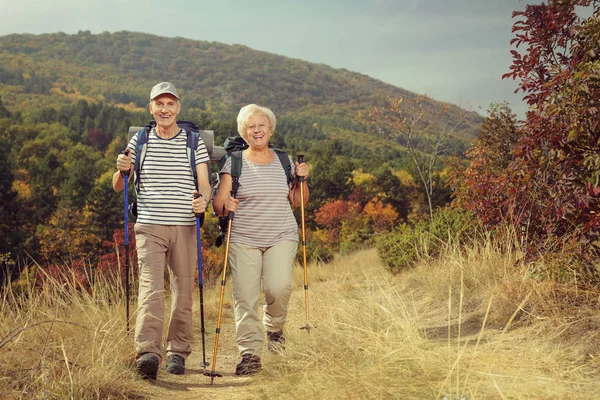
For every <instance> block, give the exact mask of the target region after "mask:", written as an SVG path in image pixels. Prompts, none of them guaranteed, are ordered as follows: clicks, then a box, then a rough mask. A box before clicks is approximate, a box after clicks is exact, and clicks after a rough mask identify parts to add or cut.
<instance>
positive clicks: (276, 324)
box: [229, 241, 298, 355]
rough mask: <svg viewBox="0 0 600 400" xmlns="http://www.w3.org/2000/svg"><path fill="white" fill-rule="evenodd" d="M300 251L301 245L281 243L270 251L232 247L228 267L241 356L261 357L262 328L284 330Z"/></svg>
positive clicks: (233, 244) (242, 246)
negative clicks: (261, 303)
mask: <svg viewBox="0 0 600 400" xmlns="http://www.w3.org/2000/svg"><path fill="white" fill-rule="evenodd" d="M297 250H298V243H297V242H292V241H284V242H279V243H277V244H275V245H273V246H271V247H268V248H256V247H250V246H247V245H244V244H240V243H231V244H230V246H229V264H230V265H231V271H232V282H233V283H232V287H233V307H234V313H235V327H236V341H237V345H238V349H239V352H240V354H246V353H250V354H255V355H260V354H261V353H262V348H263V339H264V335H265V333H264V329H263V325H264V328H265V329H266V330H267V331H269V332H277V331H281V330H282V329H283V325H284V324H285V319H286V317H287V311H288V303H289V301H290V296H291V294H292V267H293V265H294V258H295V257H296V251H297ZM261 284H262V290H263V292H264V294H265V302H266V304H265V305H264V308H263V310H264V315H263V318H262V321H261V320H260V318H259V316H258V312H257V307H258V302H259V298H260V292H261Z"/></svg>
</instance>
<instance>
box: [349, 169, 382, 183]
mask: <svg viewBox="0 0 600 400" xmlns="http://www.w3.org/2000/svg"><path fill="white" fill-rule="evenodd" d="M352 181H353V182H354V185H356V186H357V187H360V186H363V185H373V184H374V183H375V182H376V181H377V180H376V179H375V177H374V176H373V175H371V174H369V173H368V172H363V170H362V168H360V169H356V170H354V171H352Z"/></svg>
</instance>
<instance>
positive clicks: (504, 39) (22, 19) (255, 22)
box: [0, 0, 537, 118]
mask: <svg viewBox="0 0 600 400" xmlns="http://www.w3.org/2000/svg"><path fill="white" fill-rule="evenodd" d="M528 3H530V4H531V3H537V1H533V0H528V1H524V0H368V1H363V0H304V1H298V0H297V1H288V0H254V1H229V0H212V1H205V0H171V1H167V0H162V1H157V0H144V1H140V0H19V1H15V0H0V6H1V9H2V10H3V12H2V14H3V15H4V18H3V20H2V24H0V35H1V36H3V35H8V34H12V33H31V34H42V33H52V32H64V33H67V34H72V33H77V32H78V31H80V30H89V31H91V32H92V33H101V32H104V31H108V32H118V31H124V30H126V31H135V32H145V33H150V34H155V35H159V36H166V37H183V38H186V39H196V40H205V41H209V42H212V41H214V42H220V43H225V44H241V45H245V46H248V47H250V48H253V49H256V50H262V51H266V52H269V53H274V54H279V55H283V56H286V57H292V58H296V59H301V60H305V61H309V62H313V63H319V64H327V65H329V66H332V67H334V68H345V69H347V70H350V71H353V72H359V73H362V74H366V75H369V76H371V77H373V78H376V79H379V80H381V81H384V82H386V83H390V84H392V85H395V86H398V87H401V88H403V89H406V90H410V91H412V92H416V93H419V94H425V95H428V96H430V97H432V98H434V99H435V100H439V101H444V102H448V103H452V104H456V105H458V106H460V107H463V108H466V109H468V110H473V111H476V112H478V113H480V114H481V115H483V116H485V115H486V113H487V110H488V108H489V105H490V103H492V102H502V101H508V102H509V104H510V106H511V108H512V110H513V111H514V112H515V113H516V114H517V116H518V117H520V118H523V117H524V114H525V111H526V110H527V105H526V104H525V103H524V102H523V101H522V97H523V94H522V93H518V94H514V90H515V89H516V88H517V82H516V81H513V80H507V79H504V80H503V79H501V76H502V74H504V73H506V72H508V71H509V66H510V65H511V55H510V50H511V49H512V47H511V46H510V43H509V42H510V39H512V38H513V37H514V36H513V34H512V33H511V28H512V25H513V23H514V22H515V20H513V19H512V11H513V10H523V9H524V8H525V5H526V4H528Z"/></svg>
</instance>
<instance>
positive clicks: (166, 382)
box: [146, 321, 258, 400]
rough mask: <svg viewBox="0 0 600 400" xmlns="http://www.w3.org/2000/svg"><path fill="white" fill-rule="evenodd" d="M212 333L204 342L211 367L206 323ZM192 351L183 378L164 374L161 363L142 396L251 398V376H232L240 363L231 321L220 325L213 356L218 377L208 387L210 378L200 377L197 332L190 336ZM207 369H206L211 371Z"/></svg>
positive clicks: (155, 397)
mask: <svg viewBox="0 0 600 400" xmlns="http://www.w3.org/2000/svg"><path fill="white" fill-rule="evenodd" d="M210 323H211V328H210V330H211V331H212V332H211V333H210V334H208V335H207V340H206V361H207V362H209V363H210V364H211V366H212V357H213V349H214V344H215V342H214V326H212V323H214V322H213V321H210ZM192 348H193V349H194V350H193V352H192V354H191V355H190V356H189V357H188V359H187V360H186V371H185V374H184V375H172V374H169V373H168V372H166V371H165V369H164V364H163V365H162V366H161V369H160V370H159V372H158V379H157V380H156V382H155V383H150V382H148V383H147V384H148V388H147V392H146V396H147V397H148V398H149V399H150V398H151V399H165V400H166V399H170V400H172V399H182V400H186V399H200V398H202V399H234V400H235V399H252V398H255V397H253V395H252V393H251V390H252V388H251V385H250V384H251V382H252V380H253V379H257V378H258V377H257V376H254V377H239V376H236V375H235V366H236V364H237V363H238V362H239V361H240V357H239V356H238V353H237V347H236V346H235V326H234V324H233V323H232V322H231V321H227V322H224V323H222V324H221V334H220V335H219V352H218V354H217V368H216V371H217V372H219V373H220V374H222V375H223V376H222V377H220V378H219V377H216V378H214V382H213V384H212V385H211V382H210V377H208V376H205V375H204V374H203V372H204V371H203V369H202V368H201V364H202V341H201V335H200V333H199V332H196V333H195V335H194V341H193V344H192ZM211 366H209V367H208V368H207V370H210V369H211Z"/></svg>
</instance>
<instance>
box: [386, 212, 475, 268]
mask: <svg viewBox="0 0 600 400" xmlns="http://www.w3.org/2000/svg"><path fill="white" fill-rule="evenodd" d="M479 226H480V225H479V223H478V221H477V219H476V218H475V217H474V215H473V214H472V213H470V212H467V211H464V210H463V209H460V208H451V207H444V208H439V209H438V210H436V211H435V213H434V217H433V220H431V221H421V222H418V223H417V224H415V226H414V227H412V228H411V227H409V226H408V225H406V224H402V225H401V226H399V227H397V228H395V229H394V230H393V231H392V232H390V233H388V234H385V235H382V236H381V237H380V238H379V239H378V240H377V244H376V247H377V252H378V253H379V257H380V258H381V260H382V262H383V264H384V265H385V266H386V267H387V268H388V269H389V270H390V271H391V272H394V273H396V272H400V271H402V270H403V269H407V268H410V267H412V266H413V265H414V264H415V262H417V261H418V260H419V259H420V258H422V257H437V256H438V255H439V253H440V250H441V249H442V247H443V246H444V245H445V244H446V243H448V242H452V241H458V242H459V243H460V244H468V243H470V242H471V240H472V239H473V238H474V236H475V235H476V234H477V232H478V231H479Z"/></svg>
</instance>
